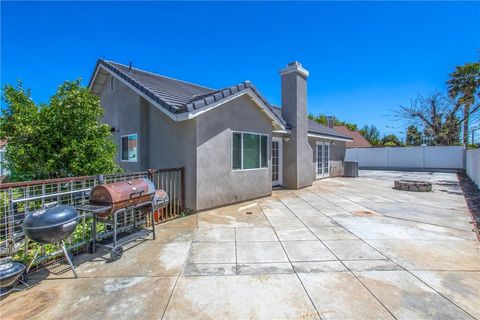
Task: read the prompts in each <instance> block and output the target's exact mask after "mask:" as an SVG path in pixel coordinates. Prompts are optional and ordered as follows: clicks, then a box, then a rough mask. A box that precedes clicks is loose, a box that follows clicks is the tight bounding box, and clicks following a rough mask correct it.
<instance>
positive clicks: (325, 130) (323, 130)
mask: <svg viewBox="0 0 480 320" xmlns="http://www.w3.org/2000/svg"><path fill="white" fill-rule="evenodd" d="M273 110H274V112H275V113H276V114H277V115H278V116H279V117H281V116H282V108H281V107H278V106H274V108H273ZM287 128H289V129H290V126H289V125H287ZM308 132H309V133H313V134H315V133H317V134H322V135H326V136H331V137H332V138H342V139H349V138H350V137H349V136H347V135H344V134H342V133H340V132H338V131H337V130H335V129H332V128H329V127H327V126H324V125H323V124H320V123H318V122H315V121H313V120H311V119H308Z"/></svg>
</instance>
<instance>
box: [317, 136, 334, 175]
mask: <svg viewBox="0 0 480 320" xmlns="http://www.w3.org/2000/svg"><path fill="white" fill-rule="evenodd" d="M315 145H316V147H315V179H323V178H328V177H330V169H331V168H330V157H331V152H330V151H331V148H330V142H327V141H317V142H316V144H315ZM319 147H320V148H321V149H322V159H320V160H321V161H318V159H319V158H318V148H319ZM325 147H327V149H328V158H327V168H328V172H327V173H325V162H324V159H325ZM319 165H320V166H321V168H322V170H321V171H322V172H321V173H318V166H319Z"/></svg>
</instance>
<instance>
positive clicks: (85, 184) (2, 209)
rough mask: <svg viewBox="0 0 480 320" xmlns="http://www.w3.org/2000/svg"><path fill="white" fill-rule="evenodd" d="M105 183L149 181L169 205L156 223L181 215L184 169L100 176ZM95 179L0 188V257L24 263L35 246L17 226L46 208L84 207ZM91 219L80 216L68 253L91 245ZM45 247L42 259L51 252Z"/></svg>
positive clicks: (55, 180)
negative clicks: (63, 206)
mask: <svg viewBox="0 0 480 320" xmlns="http://www.w3.org/2000/svg"><path fill="white" fill-rule="evenodd" d="M103 177H104V182H105V183H112V182H118V181H127V180H131V179H135V178H149V179H150V180H151V181H152V182H153V183H154V184H155V187H156V188H157V189H158V188H161V189H163V190H165V191H166V192H167V194H168V196H169V198H170V203H169V205H168V206H167V207H166V208H164V209H160V210H159V211H158V212H156V213H155V220H156V222H163V221H166V220H170V219H173V218H176V217H179V216H182V215H183V213H184V211H185V210H184V203H185V170H184V168H169V169H150V170H148V171H142V172H134V173H122V174H109V175H104V176H103ZM98 183H99V182H98V177H97V176H83V177H71V178H60V179H49V180H36V181H25V182H14V183H1V184H0V257H13V258H15V259H19V260H22V261H24V262H28V261H29V259H30V258H31V255H32V248H33V247H35V246H38V245H36V244H34V243H32V242H30V241H28V239H26V237H25V236H24V234H23V230H22V227H21V224H22V222H23V219H24V218H25V217H26V216H27V215H28V214H30V213H32V212H34V211H37V210H40V209H42V208H45V207H46V206H49V205H52V204H53V205H56V204H65V205H71V206H81V205H84V204H88V202H89V194H90V190H91V189H92V188H93V187H94V186H95V185H97V184H98ZM91 226H92V219H91V218H89V217H86V216H82V218H81V220H80V222H79V224H78V225H77V228H76V229H75V232H74V233H73V234H72V235H71V236H70V237H69V239H67V241H66V242H67V245H68V249H69V250H72V251H74V252H78V251H83V250H84V249H86V245H87V244H89V243H90V241H91ZM51 246H52V245H45V246H44V248H42V250H43V256H45V257H48V254H49V253H51V252H54V251H55V250H53V249H51V248H50V247H51Z"/></svg>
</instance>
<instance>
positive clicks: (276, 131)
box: [272, 129, 292, 134]
mask: <svg viewBox="0 0 480 320" xmlns="http://www.w3.org/2000/svg"><path fill="white" fill-rule="evenodd" d="M272 133H276V134H291V133H292V130H290V129H283V130H272Z"/></svg>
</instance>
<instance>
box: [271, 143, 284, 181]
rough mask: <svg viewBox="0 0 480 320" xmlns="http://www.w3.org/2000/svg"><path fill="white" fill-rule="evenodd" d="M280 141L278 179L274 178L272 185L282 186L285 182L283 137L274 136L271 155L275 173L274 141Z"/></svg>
mask: <svg viewBox="0 0 480 320" xmlns="http://www.w3.org/2000/svg"><path fill="white" fill-rule="evenodd" d="M274 142H278V180H276V181H273V180H272V186H281V185H282V184H283V139H282V138H280V137H272V143H271V146H272V148H271V150H272V151H271V152H270V153H271V155H272V157H271V158H272V175H273V143H274Z"/></svg>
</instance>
